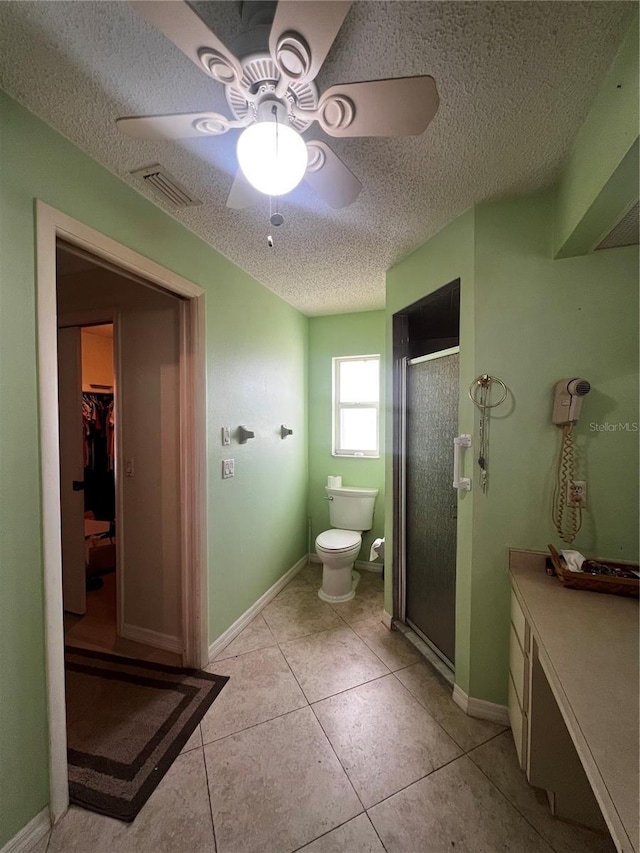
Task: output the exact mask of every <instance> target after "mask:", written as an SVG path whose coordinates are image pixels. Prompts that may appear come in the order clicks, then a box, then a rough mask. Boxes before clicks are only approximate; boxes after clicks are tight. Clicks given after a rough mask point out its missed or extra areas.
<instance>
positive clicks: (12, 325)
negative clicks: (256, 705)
mask: <svg viewBox="0 0 640 853" xmlns="http://www.w3.org/2000/svg"><path fill="white" fill-rule="evenodd" d="M0 110H1V119H0V126H1V128H2V131H1V132H2V136H1V139H0V144H1V155H2V156H1V161H2V172H1V181H2V183H1V189H2V193H1V197H0V236H1V241H2V245H1V252H0V331H1V333H0V371H1V373H0V394H1V398H0V400H1V402H0V524H1V525H2V528H1V530H0V571H1V578H2V595H1V596H0V685H1V690H2V701H1V702H0V756H1V759H0V846H2V845H3V844H4V843H5V842H6V841H7V839H9V838H11V837H13V835H14V834H15V833H16V832H17V831H18V830H19V829H20V828H21V827H22V826H24V825H25V824H26V823H27V822H28V821H29V820H30V819H31V818H32V817H34V815H35V814H37V812H39V811H40V810H41V809H42V808H43V807H44V806H45V805H46V804H47V801H48V775H47V720H46V700H45V662H44V630H43V578H42V552H41V549H42V546H41V532H40V524H41V519H40V510H39V504H40V468H39V456H38V455H39V445H38V408H37V369H36V313H35V311H36V309H35V295H36V291H35V286H36V285H35V242H34V199H36V198H38V199H42V200H43V201H44V202H46V203H47V204H50V205H51V206H53V207H55V208H57V209H59V210H61V211H63V212H64V213H66V214H68V215H70V216H72V217H74V218H76V219H78V220H80V221H81V222H83V223H86V224H87V225H89V226H91V227H93V228H95V229H96V230H98V231H100V232H102V233H103V234H106V235H108V236H109V237H111V238H113V239H115V240H117V241H119V242H121V243H123V244H124V245H126V246H129V247H131V248H132V249H134V250H136V251H138V252H140V253H141V254H143V255H146V256H147V257H149V258H152V259H153V260H154V261H156V262H158V263H160V264H162V265H164V266H166V267H168V268H169V269H172V270H174V271H175V272H177V273H179V274H180V275H182V276H184V277H185V278H187V279H190V280H191V281H193V282H195V283H196V284H199V285H200V286H202V287H203V288H204V289H205V290H206V292H207V377H208V388H207V423H208V475H209V477H208V483H209V495H208V499H209V500H208V519H209V530H208V532H209V599H210V642H211V641H213V640H214V639H215V638H216V637H217V636H218V635H219V634H220V633H221V632H222V631H223V630H224V629H225V628H227V627H228V626H229V625H230V624H231V623H232V622H233V621H234V620H235V619H236V618H238V617H239V616H240V615H241V614H242V613H243V612H244V611H245V610H246V609H247V608H248V607H249V606H250V605H252V604H253V603H254V602H255V601H256V599H257V598H258V597H259V596H260V595H261V594H262V593H263V592H265V591H266V590H267V589H268V588H269V587H270V586H271V585H272V584H273V583H274V582H275V581H276V580H277V579H278V577H280V576H281V575H282V574H283V572H284V571H285V570H287V569H289V568H290V567H291V566H292V565H293V564H294V563H295V562H296V561H297V560H298V559H299V558H300V557H302V556H303V555H304V554H305V553H306V542H307V488H308V471H307V465H308V448H307V441H306V435H307V420H306V408H307V404H306V399H307V364H306V352H307V344H308V340H307V337H308V322H307V319H306V318H305V317H303V316H302V315H301V314H299V313H298V312H297V311H295V310H294V309H293V308H292V307H291V306H289V305H287V304H286V303H285V302H283V301H282V300H280V299H279V298H278V297H277V296H275V295H274V294H273V293H271V292H270V291H268V290H266V289H265V288H264V287H262V286H261V285H260V284H259V283H258V282H256V281H255V280H254V279H252V278H251V277H250V276H249V275H248V274H246V273H245V272H243V271H242V270H240V269H239V268H238V267H236V266H234V265H233V264H232V263H231V262H230V261H228V260H226V259H225V258H224V257H222V256H221V255H220V254H218V253H217V252H216V251H214V250H213V249H212V248H211V247H210V246H208V245H207V244H205V243H204V242H203V241H202V240H200V239H199V238H198V237H196V236H195V235H194V234H192V233H191V232H189V231H187V230H186V229H185V228H183V227H182V226H181V225H179V224H178V223H177V222H176V221H175V220H174V219H172V218H171V217H170V216H168V215H167V214H165V213H163V212H162V211H160V210H159V209H158V208H157V207H155V206H154V205H152V204H151V203H150V202H148V201H147V200H145V199H144V198H143V197H142V196H140V195H139V194H138V193H136V192H135V191H134V190H133V189H132V188H131V187H128V186H127V185H126V184H124V183H123V182H122V181H120V180H119V179H118V178H116V177H114V176H113V175H112V174H110V173H109V172H108V171H107V170H106V169H104V168H102V167H101V166H99V165H98V164H96V163H95V161H93V160H91V158H89V157H88V156H87V155H85V154H83V153H82V152H81V151H80V150H79V149H77V148H76V147H75V146H73V145H72V144H70V143H69V142H67V141H66V140H64V139H63V138H62V137H61V136H60V135H59V134H57V133H55V132H54V131H53V130H51V129H50V128H49V127H48V126H47V125H45V124H44V123H42V122H41V121H39V120H38V119H36V118H35V117H34V116H33V115H31V114H30V113H28V112H27V111H26V110H24V109H23V108H22V107H20V106H19V105H18V104H17V103H16V102H15V101H12V100H11V99H9V98H8V97H6V96H5V95H1V94H0ZM241 423H246V424H247V425H248V426H249V427H251V428H253V429H255V431H256V439H255V440H254V441H252V442H249V443H248V444H247V445H242V446H240V445H238V444H237V443H236V442H234V444H233V445H232V447H231V448H230V450H231V453H232V454H233V456H234V458H235V460H236V477H235V479H233V480H226V481H224V482H223V481H222V480H221V479H220V460H221V459H222V458H223V456H226V455H227V454H223V448H222V447H221V446H220V428H221V427H222V426H223V425H228V426H230V427H232V428H237V426H238V424H241ZM281 423H286V424H287V425H288V426H290V427H292V428H293V430H294V435H293V436H292V437H291V438H289V439H287V440H286V441H282V440H281V438H280V435H279V427H280V424H281ZM274 531H277V535H274Z"/></svg>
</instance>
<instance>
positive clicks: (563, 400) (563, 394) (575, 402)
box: [551, 378, 591, 426]
mask: <svg viewBox="0 0 640 853" xmlns="http://www.w3.org/2000/svg"><path fill="white" fill-rule="evenodd" d="M590 390H591V385H590V384H589V382H587V380H586V379H580V378H575V379H561V380H560V381H559V382H558V383H556V389H555V395H554V398H553V414H552V415H551V420H552V421H553V423H554V424H557V425H558V426H562V424H571V423H574V422H575V421H577V420H578V418H579V417H580V409H581V408H582V398H583V397H585V396H586V395H587V394H588V393H589V391H590Z"/></svg>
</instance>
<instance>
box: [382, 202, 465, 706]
mask: <svg viewBox="0 0 640 853" xmlns="http://www.w3.org/2000/svg"><path fill="white" fill-rule="evenodd" d="M474 228H475V223H474V214H473V211H472V210H469V211H467V212H466V213H464V214H463V215H462V216H460V217H458V218H457V219H456V220H454V221H453V222H452V223H451V224H450V225H448V226H447V227H446V228H444V229H443V230H442V231H440V232H439V233H438V234H436V235H435V236H434V237H433V238H432V239H431V240H429V242H428V243H425V244H424V245H423V246H420V248H419V249H416V251H415V252H413V253H412V254H411V255H409V256H408V257H406V258H404V260H402V261H401V262H400V263H399V264H397V265H396V266H394V267H392V268H391V269H390V270H389V271H388V273H387V302H386V315H387V323H386V335H387V344H386V346H387V353H389V354H391V353H392V352H393V347H392V343H393V337H392V322H393V315H394V314H396V313H397V312H399V311H402V309H403V308H406V307H407V306H409V305H411V304H412V303H413V302H416V301H417V300H418V299H421V298H422V297H423V296H426V295H427V294H429V293H432V292H433V291H434V290H437V289H438V288H440V287H443V286H444V285H445V284H448V283H449V282H450V281H453V280H454V279H457V278H459V279H460V395H459V412H458V428H459V433H463V432H471V430H472V427H473V413H472V412H471V411H470V410H469V407H468V406H467V405H466V402H467V401H468V397H467V388H468V387H469V384H470V383H471V381H472V380H473V378H474V377H475V376H476V373H475V372H474V370H475V367H474V364H475V356H474V338H475V329H474V319H473V318H474V306H475V286H474V255H473V252H474ZM386 368H387V370H386V388H387V391H386V396H387V400H388V401H389V405H388V406H387V463H386V479H387V483H391V482H392V478H393V453H392V450H393V444H392V417H393V413H392V410H391V401H392V399H393V396H392V377H391V371H392V358H391V355H390V356H389V358H388V359H387V365H386ZM452 491H453V490H452ZM472 508H473V501H472V495H471V493H466V492H461V493H460V500H459V503H458V538H457V561H456V583H457V595H456V681H457V683H458V684H459V685H460V687H461V688H462V689H463V690H464V691H465V692H468V687H469V654H470V641H469V634H470V626H471V621H470V619H471V616H470V612H471V611H470V608H471V532H472V523H473V514H472ZM385 529H386V535H387V554H388V555H389V557H388V559H387V564H388V565H390V564H391V552H392V551H391V549H392V532H393V495H392V490H391V488H389V489H388V490H387V496H386V511H385ZM392 589H393V587H392V573H391V572H386V573H385V610H387V612H388V613H391V612H392V608H393V599H392Z"/></svg>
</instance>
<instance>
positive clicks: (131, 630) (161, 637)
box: [120, 624, 182, 654]
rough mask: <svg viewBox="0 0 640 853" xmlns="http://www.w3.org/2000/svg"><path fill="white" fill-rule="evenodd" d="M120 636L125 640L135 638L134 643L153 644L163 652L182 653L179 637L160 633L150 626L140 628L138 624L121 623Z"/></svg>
mask: <svg viewBox="0 0 640 853" xmlns="http://www.w3.org/2000/svg"><path fill="white" fill-rule="evenodd" d="M120 636H121V637H123V638H124V639H125V640H135V642H136V643H144V644H145V646H153V647H154V648H155V649H162V650H163V651H165V652H176V653H177V654H182V640H181V639H180V637H172V636H171V634H161V633H160V632H159V631H152V630H151V629H150V628H140V627H139V626H138V625H126V624H125V625H123V626H122V631H121V632H120Z"/></svg>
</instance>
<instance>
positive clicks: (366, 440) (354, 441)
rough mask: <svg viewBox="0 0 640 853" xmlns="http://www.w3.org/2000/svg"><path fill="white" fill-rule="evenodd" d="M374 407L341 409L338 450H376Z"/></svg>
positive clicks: (376, 414) (375, 414)
mask: <svg viewBox="0 0 640 853" xmlns="http://www.w3.org/2000/svg"><path fill="white" fill-rule="evenodd" d="M377 420H378V413H377V410H376V409H341V410H340V437H341V443H340V447H339V448H338V449H339V450H377V436H376V425H377Z"/></svg>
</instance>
